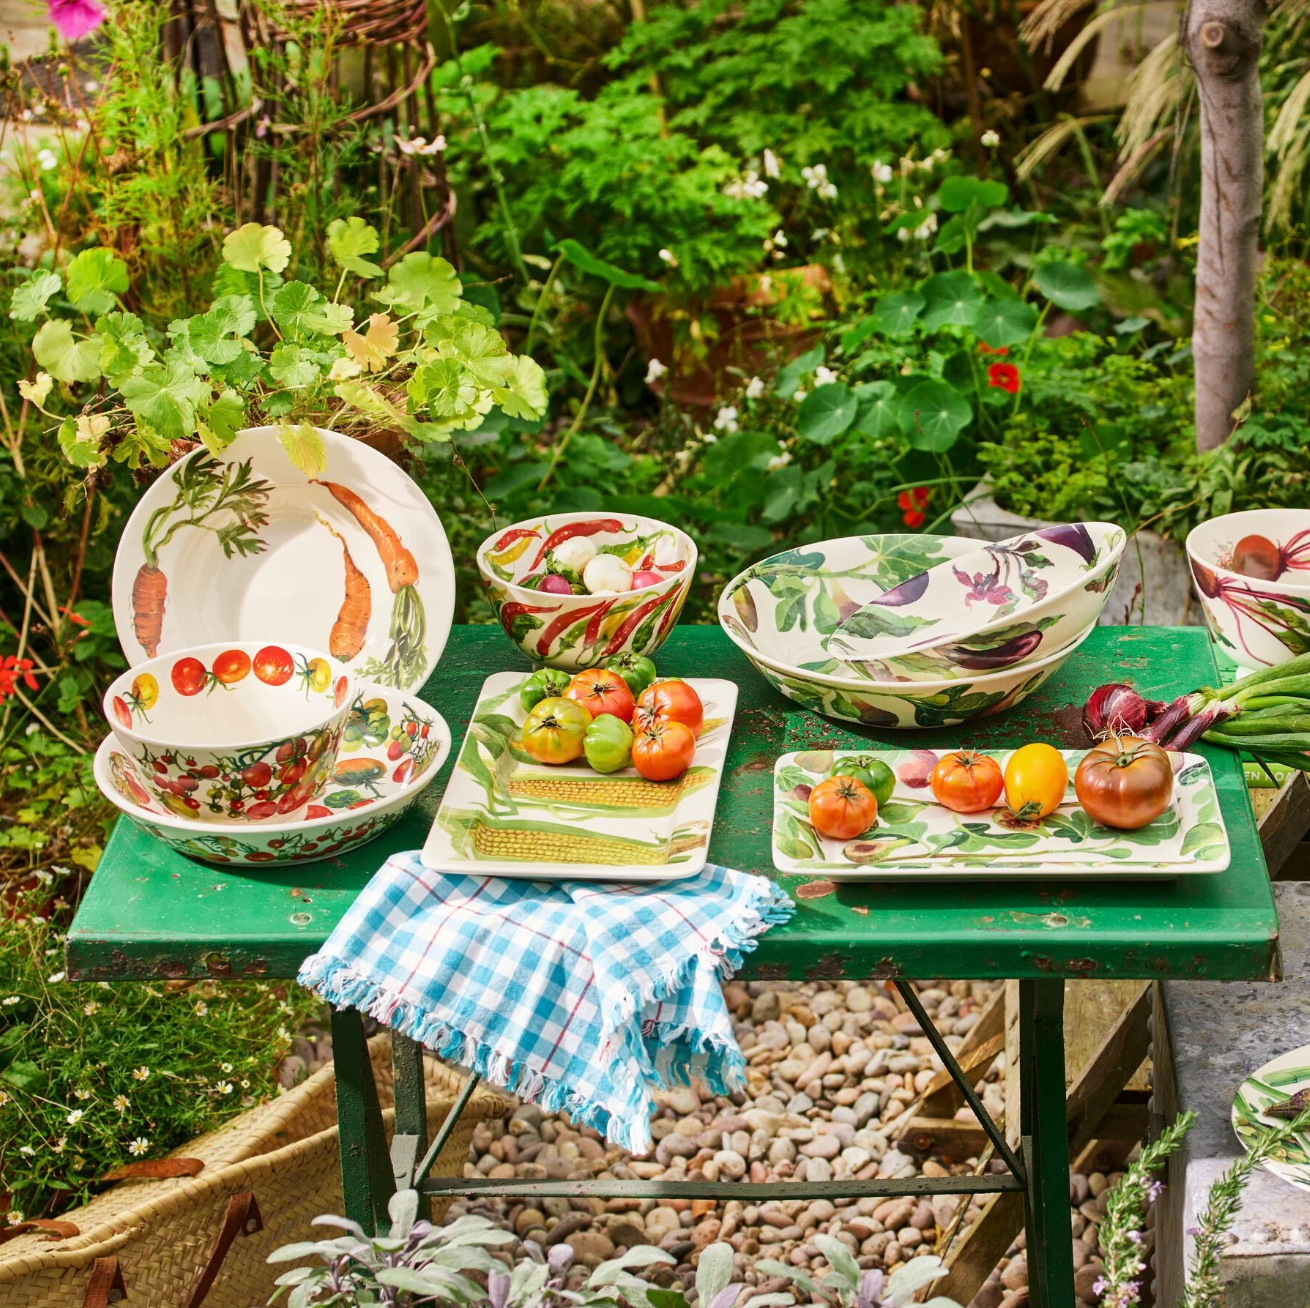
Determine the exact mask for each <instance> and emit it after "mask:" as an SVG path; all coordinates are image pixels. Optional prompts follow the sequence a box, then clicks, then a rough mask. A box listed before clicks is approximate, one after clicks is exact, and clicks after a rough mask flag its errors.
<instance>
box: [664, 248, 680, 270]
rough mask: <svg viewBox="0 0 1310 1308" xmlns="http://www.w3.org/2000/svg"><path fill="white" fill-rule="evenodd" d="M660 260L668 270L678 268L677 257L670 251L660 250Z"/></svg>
mask: <svg viewBox="0 0 1310 1308" xmlns="http://www.w3.org/2000/svg"><path fill="white" fill-rule="evenodd" d="M660 258H661V259H662V260H663V261H664V262H665V263H666V264H668V265H669V267H670V268H676V267H677V266H678V257H677V255H675V254H674V253H673V251H672V250H661V251H660Z"/></svg>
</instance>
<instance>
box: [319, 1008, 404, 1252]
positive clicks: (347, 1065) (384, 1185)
mask: <svg viewBox="0 0 1310 1308" xmlns="http://www.w3.org/2000/svg"><path fill="white" fill-rule="evenodd" d="M332 1058H333V1061H334V1063H335V1064H336V1077H337V1126H338V1128H339V1136H340V1141H341V1190H342V1194H343V1196H344V1199H345V1206H346V1216H347V1217H349V1218H350V1219H351V1220H352V1221H355V1222H358V1223H359V1224H360V1226H362V1227H363V1228H364V1230H365V1231H368V1232H375V1231H377V1230H378V1227H379V1225H381V1226H382V1227H384V1228H385V1226H386V1223H387V1201H388V1200H389V1199H390V1198H391V1195H392V1192H393V1190H394V1188H395V1184H394V1182H393V1180H392V1177H391V1165H390V1163H389V1161H388V1158H387V1138H386V1134H385V1133H384V1131H383V1129H382V1109H381V1107H380V1105H379V1104H378V1091H377V1086H376V1085H375V1084H374V1082H373V1065H372V1063H370V1062H369V1057H368V1041H367V1040H365V1039H364V1024H363V1021H362V1020H361V1018H360V1015H359V1013H358V1012H357V1011H356V1010H355V1009H353V1008H345V1009H340V1010H337V1009H333V1010H332Z"/></svg>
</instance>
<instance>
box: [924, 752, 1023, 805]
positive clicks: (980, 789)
mask: <svg viewBox="0 0 1310 1308" xmlns="http://www.w3.org/2000/svg"><path fill="white" fill-rule="evenodd" d="M1004 788H1005V778H1004V777H1003V776H1002V775H1001V765H1000V764H999V763H997V761H996V760H995V759H994V758H988V757H987V755H986V754H975V753H974V751H973V750H971V749H961V750H957V751H956V752H955V753H954V754H945V755H943V756H942V757H941V758H939V759H938V760H937V766H936V767H935V768H933V770H932V793H933V796H934V798H935V799H936V800H937V802H938V803H939V804H941V805H944V806H945V807H946V808H949V809H954V810H955V812H957V813H981V812H982V810H983V809H985V808H991V807H992V805H994V804H995V803H996V801H997V800H998V799H1000V797H1001V791H1002V790H1003V789H1004Z"/></svg>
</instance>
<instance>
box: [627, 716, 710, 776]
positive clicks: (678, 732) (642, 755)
mask: <svg viewBox="0 0 1310 1308" xmlns="http://www.w3.org/2000/svg"><path fill="white" fill-rule="evenodd" d="M695 753H696V737H695V736H694V735H693V734H692V730H691V728H690V727H689V726H687V725H686V724H685V723H683V722H673V721H668V722H652V723H651V724H650V725H649V726H646V727H643V728H642V729H641V730H640V731H638V732H637V734H636V736H635V737H634V738H633V741H632V766H633V767H635V768H636V769H637V771H638V772H640V773H641V775H642V776H643V777H645V778H646V780H647V781H672V780H673V778H674V777H680V776H682V774H683V773H684V772H685V771H686V770H687V769H688V768H689V767H690V766H691V760H692V757H693V756H694V755H695Z"/></svg>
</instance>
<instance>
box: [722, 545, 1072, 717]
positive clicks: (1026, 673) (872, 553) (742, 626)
mask: <svg viewBox="0 0 1310 1308" xmlns="http://www.w3.org/2000/svg"><path fill="white" fill-rule="evenodd" d="M977 545H978V542H977V541H974V540H968V539H965V538H963V537H956V536H916V535H881V536H848V537H844V538H842V539H839V540H829V541H820V542H818V543H817V544H814V545H803V546H800V547H798V548H797V549H793V550H785V551H783V552H782V553H781V554H775V555H773V556H772V557H771V558H768V559H765V560H763V561H762V562H760V563H756V564H754V565H752V566H751V567H749V568H747V569H746V571H745V572H742V573H740V574H739V575H738V576H737V577H735V578H733V580H732V581H730V582H729V583H728V584H727V586H725V587H724V589H723V593H722V594H721V595H720V596H719V606H718V613H719V624H720V625H721V626H722V627H723V629H724V631H725V632H727V634H728V638H729V639H730V640H731V641H732V642H733V643H734V644H735V645H736V646H737V647H738V648H739V649H740V650H741V651H742V653H743V654H745V655H746V657H747V658H748V659H750V661H751V662H752V663H753V664H754V665H755V667H756V669H757V670H758V671H759V673H760V675H761V676H763V677H764V679H765V680H766V681H768V682H769V683H770V685H772V686H774V687H775V688H776V689H777V690H779V691H781V692H782V694H784V695H786V696H787V698H788V699H792V700H795V701H796V703H798V704H800V705H802V706H803V707H804V708H808V709H811V710H813V711H814V712H815V713H821V714H823V715H824V716H826V717H831V718H840V719H841V720H843V721H847V722H860V723H863V724H864V725H865V726H870V727H885V728H900V727H910V728H913V727H942V726H949V725H951V724H954V723H957V722H967V721H968V720H969V719H970V718H975V717H981V716H984V715H987V714H992V713H1001V712H1003V711H1004V710H1005V709H1008V708H1012V707H1013V706H1014V705H1016V704H1018V703H1020V702H1021V701H1022V700H1024V699H1026V698H1027V697H1028V696H1029V695H1031V694H1032V693H1033V691H1034V690H1036V689H1037V688H1038V687H1039V686H1040V685H1041V684H1042V683H1043V682H1044V681H1046V680H1047V678H1049V677H1050V676H1051V675H1052V674H1053V673H1054V672H1056V671H1057V670H1058V669H1059V668H1060V667H1061V666H1062V665H1063V663H1064V662H1065V660H1066V659H1067V658H1068V657H1069V655H1070V654H1072V653H1073V651H1074V650H1075V649H1076V648H1077V647H1078V646H1079V645H1080V644H1081V643H1082V642H1083V641H1084V640H1085V639H1086V638H1087V636H1088V635H1089V634H1090V633H1091V632H1092V630H1093V629H1094V628H1095V626H1096V619H1095V617H1093V618H1092V620H1091V621H1090V622H1089V623H1088V625H1087V626H1085V627H1084V628H1083V629H1082V630H1081V631H1079V632H1077V633H1076V634H1074V635H1073V637H1072V638H1071V639H1070V640H1069V641H1068V643H1067V644H1065V645H1064V646H1063V647H1062V648H1059V649H1056V650H1053V651H1052V652H1050V653H1049V654H1047V655H1046V656H1045V657H1044V658H1041V659H1032V660H1029V661H1028V662H1026V663H1023V664H1020V665H1018V666H1015V667H1009V668H1004V669H1001V670H996V671H986V672H984V671H979V672H971V673H968V674H966V675H964V676H959V677H956V678H953V679H950V680H939V681H908V680H907V681H893V682H878V681H871V680H869V679H868V678H867V677H861V676H857V675H854V674H853V673H852V672H851V671H850V670H849V668H847V667H846V665H844V664H843V663H842V662H841V661H840V660H838V659H836V658H834V657H833V656H832V655H831V654H829V653H828V652H827V650H826V649H825V648H824V646H823V641H824V638H825V637H826V636H827V635H829V634H830V633H832V632H833V631H835V630H836V629H837V627H838V626H839V625H840V624H841V622H842V621H843V619H844V618H846V617H847V616H849V615H850V614H852V613H854V612H856V611H857V610H858V609H859V607H860V606H861V605H862V604H865V603H867V602H868V601H869V600H870V599H873V598H876V597H877V596H878V595H880V594H883V593H884V592H886V591H888V590H891V589H892V588H893V587H895V586H899V585H900V584H901V583H902V582H905V581H907V580H909V579H910V578H911V577H913V576H915V575H916V574H918V573H920V572H922V571H923V570H924V569H925V568H930V567H932V566H933V565H934V564H937V563H941V562H943V561H944V560H947V559H953V558H958V557H959V556H960V555H962V554H966V553H968V552H970V551H971V550H973V549H976V548H977Z"/></svg>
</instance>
